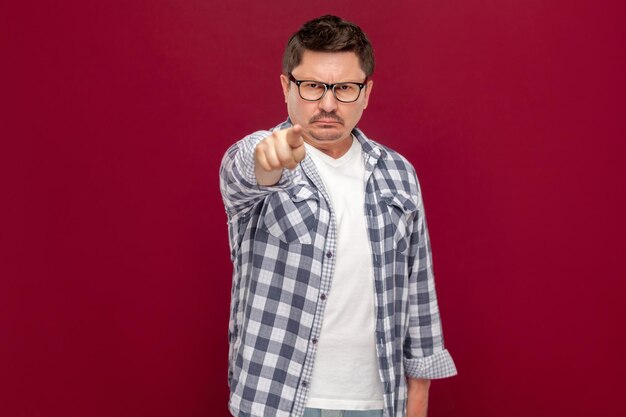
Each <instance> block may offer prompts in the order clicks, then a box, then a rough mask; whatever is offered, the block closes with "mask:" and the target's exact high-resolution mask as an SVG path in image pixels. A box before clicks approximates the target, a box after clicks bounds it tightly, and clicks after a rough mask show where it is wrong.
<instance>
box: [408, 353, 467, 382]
mask: <svg viewBox="0 0 626 417" xmlns="http://www.w3.org/2000/svg"><path fill="white" fill-rule="evenodd" d="M404 373H405V374H406V376H408V377H410V378H419V379H439V378H448V377H451V376H454V375H456V374H457V371H456V366H454V361H453V360H452V357H451V356H450V353H448V351H447V350H445V349H444V350H442V351H441V352H437V353H435V354H434V355H431V356H426V357H424V358H413V359H408V358H404Z"/></svg>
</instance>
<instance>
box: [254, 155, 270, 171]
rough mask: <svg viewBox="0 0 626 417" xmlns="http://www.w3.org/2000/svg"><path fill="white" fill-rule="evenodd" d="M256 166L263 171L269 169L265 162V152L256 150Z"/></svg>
mask: <svg viewBox="0 0 626 417" xmlns="http://www.w3.org/2000/svg"><path fill="white" fill-rule="evenodd" d="M255 163H256V166H258V167H260V168H261V169H262V170H263V171H271V170H272V167H270V164H268V163H267V158H266V157H265V153H263V152H257V154H256V158H255Z"/></svg>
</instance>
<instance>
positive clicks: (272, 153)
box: [263, 143, 283, 171]
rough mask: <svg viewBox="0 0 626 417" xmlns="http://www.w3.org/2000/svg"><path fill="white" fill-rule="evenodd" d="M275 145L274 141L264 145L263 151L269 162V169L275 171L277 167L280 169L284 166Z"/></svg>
mask: <svg viewBox="0 0 626 417" xmlns="http://www.w3.org/2000/svg"><path fill="white" fill-rule="evenodd" d="M275 146H276V145H275V144H274V143H271V144H269V145H268V146H264V147H263V151H264V152H263V153H264V155H265V159H266V160H267V164H268V165H269V167H270V169H269V170H268V171H273V170H275V169H279V168H282V167H283V166H282V165H281V163H280V160H279V159H278V156H277V155H276V148H275Z"/></svg>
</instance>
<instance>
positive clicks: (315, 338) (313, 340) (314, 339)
mask: <svg viewBox="0 0 626 417" xmlns="http://www.w3.org/2000/svg"><path fill="white" fill-rule="evenodd" d="M311 342H313V344H314V345H316V344H317V337H314V338H313V339H312V340H311Z"/></svg>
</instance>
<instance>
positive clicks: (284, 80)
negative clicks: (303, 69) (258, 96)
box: [280, 74, 291, 103]
mask: <svg viewBox="0 0 626 417" xmlns="http://www.w3.org/2000/svg"><path fill="white" fill-rule="evenodd" d="M280 84H281V85H282V87H283V95H284V96H285V103H286V102H287V97H288V96H289V88H290V86H291V81H289V78H287V76H286V75H285V74H280Z"/></svg>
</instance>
